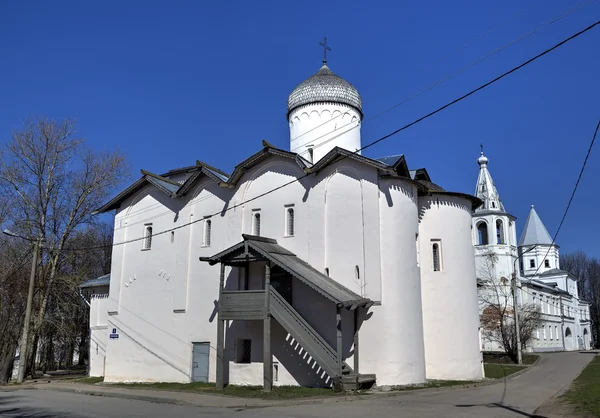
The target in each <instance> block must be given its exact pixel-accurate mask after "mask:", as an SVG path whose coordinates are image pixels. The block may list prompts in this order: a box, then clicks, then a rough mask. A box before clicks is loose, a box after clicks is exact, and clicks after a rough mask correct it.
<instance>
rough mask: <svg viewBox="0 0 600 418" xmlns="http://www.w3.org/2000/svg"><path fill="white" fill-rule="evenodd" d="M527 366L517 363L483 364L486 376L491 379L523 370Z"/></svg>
mask: <svg viewBox="0 0 600 418" xmlns="http://www.w3.org/2000/svg"><path fill="white" fill-rule="evenodd" d="M526 367H527V366H518V365H516V364H493V363H488V364H484V365H483V369H484V370H485V377H487V378H489V379H502V378H504V377H506V376H510V375H511V374H513V373H516V372H518V371H519V370H523V369H524V368H526Z"/></svg>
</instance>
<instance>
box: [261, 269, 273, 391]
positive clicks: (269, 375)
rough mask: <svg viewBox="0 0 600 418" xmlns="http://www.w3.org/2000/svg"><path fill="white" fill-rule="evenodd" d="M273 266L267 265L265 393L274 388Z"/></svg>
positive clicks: (264, 344)
mask: <svg viewBox="0 0 600 418" xmlns="http://www.w3.org/2000/svg"><path fill="white" fill-rule="evenodd" d="M270 289H271V266H270V262H269V261H267V262H266V263H265V319H264V321H263V323H264V329H263V367H264V369H263V384H264V391H265V392H271V389H272V388H273V357H272V355H271V311H270V309H271V306H270V305H271V303H270V297H271V295H270Z"/></svg>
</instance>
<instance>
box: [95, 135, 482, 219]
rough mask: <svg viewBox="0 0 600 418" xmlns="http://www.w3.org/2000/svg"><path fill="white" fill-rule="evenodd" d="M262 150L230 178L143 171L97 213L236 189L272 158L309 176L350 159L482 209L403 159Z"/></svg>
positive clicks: (202, 171)
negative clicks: (153, 196)
mask: <svg viewBox="0 0 600 418" xmlns="http://www.w3.org/2000/svg"><path fill="white" fill-rule="evenodd" d="M262 145H263V148H262V149H261V150H260V151H258V152H257V153H255V154H253V155H251V156H250V157H249V158H247V159H245V160H244V161H242V162H241V163H240V164H238V165H236V166H235V169H234V170H233V173H232V174H231V175H228V174H227V173H225V172H223V171H221V170H219V169H217V168H215V167H212V166H210V165H208V164H206V163H203V162H201V161H196V165H195V166H188V167H182V168H178V169H174V170H170V171H168V172H166V173H164V174H163V175H158V174H154V173H151V172H149V171H145V170H141V171H142V177H141V178H140V179H138V180H137V181H136V182H134V183H133V184H132V185H131V186H129V187H127V188H126V189H125V190H123V191H122V192H121V193H119V194H118V195H117V196H115V197H114V198H113V199H111V200H110V201H109V202H107V203H106V204H104V205H103V206H102V207H100V208H98V209H97V210H96V211H95V212H94V213H95V214H97V213H103V212H108V211H110V210H113V209H117V208H118V207H119V206H120V205H121V204H122V203H123V201H124V200H126V199H127V198H129V197H130V196H131V195H133V194H134V193H136V192H138V191H139V190H141V189H142V188H143V187H144V186H146V185H148V184H152V185H154V186H156V187H157V188H158V190H160V191H162V192H163V193H165V194H166V195H167V196H169V197H170V198H173V199H176V198H179V197H181V196H184V195H185V194H186V193H188V192H189V191H190V190H191V188H192V186H193V184H195V182H196V180H198V179H199V178H200V177H202V176H206V177H208V178H210V179H212V180H213V181H214V182H216V183H217V184H218V185H219V186H221V187H227V188H234V187H235V186H236V185H237V183H238V182H239V181H240V179H241V178H242V177H243V175H244V174H245V173H246V172H247V171H248V170H250V169H252V168H253V167H255V166H256V165H258V164H260V163H261V162H263V161H265V160H267V159H269V158H271V157H273V156H278V157H283V158H287V159H290V160H292V161H294V162H295V163H296V164H297V165H298V167H300V168H301V169H302V170H303V171H304V172H305V173H306V174H316V173H318V172H319V171H321V170H323V169H324V168H325V167H327V166H328V165H329V164H333V163H335V162H337V161H340V160H343V159H345V158H349V159H351V160H354V161H357V162H359V163H361V164H365V165H368V166H370V167H373V168H375V169H377V170H378V172H379V175H380V176H381V177H382V178H386V177H388V178H389V177H391V178H403V179H406V180H408V181H410V182H413V184H415V185H416V186H417V189H418V191H419V193H420V194H425V195H427V194H432V193H443V194H448V195H455V196H459V197H464V198H467V199H469V200H471V202H472V204H473V208H476V207H478V206H479V205H481V201H480V200H479V199H477V198H476V197H474V196H471V195H467V194H464V193H453V192H447V191H445V190H444V189H443V188H442V187H440V186H438V185H436V184H434V183H432V182H431V178H430V177H429V174H428V173H427V170H425V169H424V168H419V169H416V170H409V169H408V165H407V164H406V159H405V157H404V155H401V154H400V155H395V156H390V157H383V158H380V159H371V158H368V157H364V156H362V155H360V154H357V153H355V152H352V151H349V150H346V149H343V148H340V147H335V148H333V149H332V150H331V151H329V152H328V153H327V154H326V155H325V156H324V157H323V158H321V159H320V160H319V161H318V162H317V163H316V164H312V163H311V162H309V161H308V160H306V159H304V158H303V157H301V156H300V155H299V154H296V153H294V152H290V151H285V150H282V149H279V148H276V147H274V146H273V145H272V144H270V143H268V142H267V141H263V142H262ZM181 174H188V176H187V178H186V179H185V180H184V181H183V182H176V181H173V180H171V179H170V178H169V177H170V176H175V175H181Z"/></svg>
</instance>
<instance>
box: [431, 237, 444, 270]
mask: <svg viewBox="0 0 600 418" xmlns="http://www.w3.org/2000/svg"><path fill="white" fill-rule="evenodd" d="M441 253H442V248H441V242H440V241H439V240H432V244H431V257H432V259H433V260H432V261H433V271H442V254H441Z"/></svg>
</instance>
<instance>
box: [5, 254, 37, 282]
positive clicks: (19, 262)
mask: <svg viewBox="0 0 600 418" xmlns="http://www.w3.org/2000/svg"><path fill="white" fill-rule="evenodd" d="M32 250H33V246H30V247H29V249H28V250H27V251H26V252H25V254H23V257H21V259H20V260H19V261H18V262H17V263H16V267H15V268H13V269H12V271H10V272H9V273H7V274H5V275H4V277H3V278H2V280H0V283H3V282H4V281H5V280H7V279H8V278H9V277H10V276H12V275H13V274H15V273H16V272H17V270H19V269H20V268H21V267H23V265H24V264H25V260H26V259H27V257H29V254H31V252H32Z"/></svg>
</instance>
